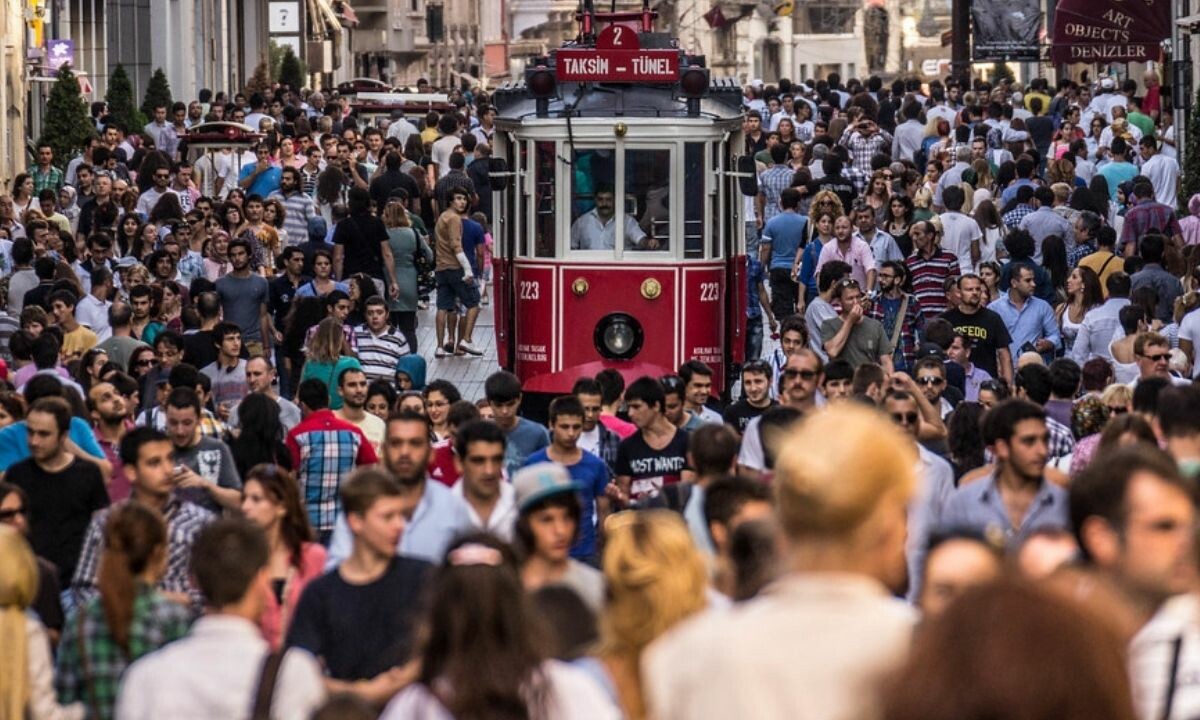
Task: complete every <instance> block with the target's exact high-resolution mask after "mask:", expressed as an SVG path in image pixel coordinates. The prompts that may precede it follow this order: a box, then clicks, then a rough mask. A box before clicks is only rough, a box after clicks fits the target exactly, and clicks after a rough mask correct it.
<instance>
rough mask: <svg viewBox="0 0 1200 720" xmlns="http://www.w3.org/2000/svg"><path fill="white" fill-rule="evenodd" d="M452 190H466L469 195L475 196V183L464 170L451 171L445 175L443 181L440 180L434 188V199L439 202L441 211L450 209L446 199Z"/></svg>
mask: <svg viewBox="0 0 1200 720" xmlns="http://www.w3.org/2000/svg"><path fill="white" fill-rule="evenodd" d="M451 190H465V191H466V192H467V194H468V195H474V194H475V181H474V180H472V179H471V176H470V175H468V174H466V173H465V172H463V171H462V170H451V171H450V172H448V173H446V174H445V175H443V176H442V179H441V180H438V181H437V184H436V185H434V186H433V197H434V199H435V200H437V203H438V208H439V209H441V210H445V209H446V208H448V207H450V204H449V201H448V200H447V199H446V197H447V196H448V195H449V194H450V191H451Z"/></svg>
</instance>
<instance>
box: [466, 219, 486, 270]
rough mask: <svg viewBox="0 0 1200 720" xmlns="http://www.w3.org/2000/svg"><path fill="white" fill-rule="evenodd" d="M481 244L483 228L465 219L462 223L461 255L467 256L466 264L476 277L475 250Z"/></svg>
mask: <svg viewBox="0 0 1200 720" xmlns="http://www.w3.org/2000/svg"><path fill="white" fill-rule="evenodd" d="M482 244H483V226H482V225H480V224H479V223H477V222H475V221H474V220H472V219H471V218H468V217H465V218H463V221H462V248H463V253H465V254H466V256H467V262H469V263H471V272H472V273H474V274H475V275H476V276H478V275H479V257H478V256H477V255H476V254H475V248H477V247H479V246H480V245H482Z"/></svg>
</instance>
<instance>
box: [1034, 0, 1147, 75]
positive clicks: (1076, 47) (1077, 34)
mask: <svg viewBox="0 0 1200 720" xmlns="http://www.w3.org/2000/svg"><path fill="white" fill-rule="evenodd" d="M1170 36H1171V5H1170V3H1169V2H1168V0H1138V2H1126V1H1125V0H1061V2H1060V3H1059V4H1058V7H1057V9H1056V10H1055V14H1054V30H1053V35H1052V37H1053V43H1052V44H1051V46H1050V61H1051V62H1054V63H1108V62H1145V61H1147V60H1157V59H1158V58H1159V56H1160V54H1161V52H1162V51H1161V48H1160V44H1161V43H1162V41H1163V40H1165V39H1167V38H1168V37H1170Z"/></svg>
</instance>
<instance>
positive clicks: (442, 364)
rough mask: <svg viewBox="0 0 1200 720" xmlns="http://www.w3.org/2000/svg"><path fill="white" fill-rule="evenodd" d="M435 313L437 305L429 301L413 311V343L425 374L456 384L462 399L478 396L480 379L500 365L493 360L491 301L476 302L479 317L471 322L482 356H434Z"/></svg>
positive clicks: (494, 328)
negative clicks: (424, 306) (415, 327)
mask: <svg viewBox="0 0 1200 720" xmlns="http://www.w3.org/2000/svg"><path fill="white" fill-rule="evenodd" d="M436 316H437V309H436V308H435V307H434V304H433V303H430V305H429V307H428V308H427V309H425V310H421V311H420V312H418V313H417V318H418V320H417V347H418V348H420V350H421V355H422V356H423V357H424V358H425V361H426V362H427V363H428V364H429V366H428V371H427V372H426V374H425V377H426V378H427V379H429V380H432V379H434V378H437V379H439V380H449V381H450V382H452V383H454V384H455V385H456V386H458V389H459V391H460V392H462V396H463V399H464V400H471V401H475V400H478V399H479V398H481V397H483V382H484V381H485V380H487V376H488V375H490V374H491V373H493V372H495V371H496V370H498V369H499V367H500V366H499V363H498V361H497V360H496V327H495V323H494V320H493V315H492V305H491V304H488V305H486V306H480V308H479V320H478V322H476V323H475V336H474V337H473V338H472V339H473V340H474V341H475V345H477V346H478V347H480V348H482V349H483V356H482V357H472V356H470V355H464V356H461V357H457V356H454V357H447V358H441V359H439V358H435V357H434V356H433V351H434V346H435V343H434V337H433V336H434V320H435V318H436Z"/></svg>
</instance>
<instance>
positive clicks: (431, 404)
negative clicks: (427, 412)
mask: <svg viewBox="0 0 1200 720" xmlns="http://www.w3.org/2000/svg"><path fill="white" fill-rule="evenodd" d="M425 407H427V408H443V407H450V403H448V402H446V401H445V400H430V401H428V402H426V403H425Z"/></svg>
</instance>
